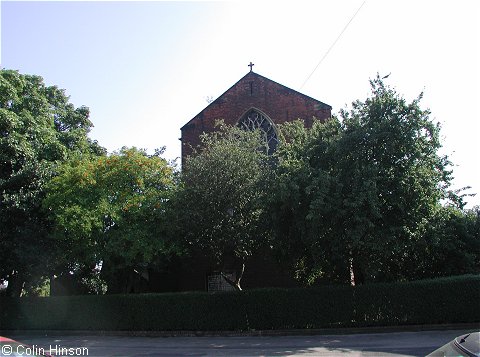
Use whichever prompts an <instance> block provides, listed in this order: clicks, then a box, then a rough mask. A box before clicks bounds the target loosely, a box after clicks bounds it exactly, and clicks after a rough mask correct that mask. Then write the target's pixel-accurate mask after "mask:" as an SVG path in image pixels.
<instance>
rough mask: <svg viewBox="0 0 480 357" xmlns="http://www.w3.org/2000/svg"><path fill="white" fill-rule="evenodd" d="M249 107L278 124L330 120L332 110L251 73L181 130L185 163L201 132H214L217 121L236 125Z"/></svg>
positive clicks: (196, 144)
mask: <svg viewBox="0 0 480 357" xmlns="http://www.w3.org/2000/svg"><path fill="white" fill-rule="evenodd" d="M250 108H256V109H259V110H260V111H262V112H263V113H265V114H266V115H268V116H269V117H270V119H272V121H273V122H274V123H275V124H282V123H285V122H288V121H292V120H295V119H303V120H305V122H306V123H307V125H311V123H312V119H313V118H314V117H315V118H317V119H319V120H322V121H324V120H326V119H328V118H329V117H330V116H331V110H332V108H331V107H330V106H329V105H327V104H325V103H322V102H320V101H318V100H316V99H313V98H310V97H308V96H306V95H304V94H301V93H299V92H297V91H294V90H293V89H290V88H287V87H285V86H283V85H281V84H279V83H276V82H274V81H272V80H270V79H268V78H266V77H263V76H261V75H259V74H256V73H255V72H249V73H248V74H246V75H245V76H244V77H243V78H242V79H240V80H239V81H238V82H237V83H236V84H234V85H233V86H232V87H231V88H230V89H228V90H227V91H226V92H225V93H223V94H222V95H221V96H220V97H218V98H217V99H216V100H215V101H213V102H212V103H210V104H209V105H208V106H207V107H206V108H205V109H204V110H202V111H201V112H200V113H199V114H197V115H196V116H195V117H194V118H193V119H192V120H190V121H189V122H188V123H187V124H185V125H184V126H183V127H182V128H181V131H182V138H181V141H182V162H183V161H184V159H185V157H186V156H188V155H190V154H191V152H192V150H191V147H196V146H198V145H199V144H200V140H199V136H200V135H201V134H202V133H204V132H207V133H208V132H212V131H214V130H215V127H214V126H215V121H216V120H218V119H223V120H224V121H225V123H227V124H229V125H236V124H237V123H238V120H239V119H240V118H241V116H242V115H243V114H244V113H245V112H246V111H248V110H249V109H250Z"/></svg>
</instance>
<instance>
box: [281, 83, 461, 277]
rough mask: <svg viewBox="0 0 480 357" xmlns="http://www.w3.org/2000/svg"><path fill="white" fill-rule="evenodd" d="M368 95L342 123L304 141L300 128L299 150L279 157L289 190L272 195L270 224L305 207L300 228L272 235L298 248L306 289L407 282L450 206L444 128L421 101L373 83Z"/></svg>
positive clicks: (320, 128) (288, 148)
mask: <svg viewBox="0 0 480 357" xmlns="http://www.w3.org/2000/svg"><path fill="white" fill-rule="evenodd" d="M371 87H372V95H371V97H369V98H367V99H366V100H365V101H363V102H362V101H356V102H354V103H353V104H352V108H351V110H350V111H341V113H340V114H341V120H339V121H337V120H335V119H333V120H332V121H331V123H327V124H318V125H317V126H315V125H314V127H313V128H312V129H304V132H305V133H307V134H304V133H302V131H301V130H300V129H298V128H297V134H296V136H294V137H293V138H294V139H295V137H297V138H298V137H300V138H303V140H301V143H302V144H301V145H297V146H295V145H293V144H292V143H291V142H292V141H291V140H292V139H287V140H286V144H285V145H284V148H283V149H280V150H279V163H280V165H279V171H278V172H279V173H280V178H283V179H284V181H285V182H286V183H287V184H288V185H290V186H291V187H293V188H294V189H293V190H282V189H280V190H278V192H279V193H282V192H283V193H282V194H283V195H285V197H281V196H280V199H279V200H278V201H277V202H276V205H275V206H273V207H281V209H276V208H273V211H274V215H273V217H274V218H275V219H276V221H277V222H282V221H284V220H286V219H288V217H289V212H296V209H295V204H299V203H300V204H301V212H302V213H301V215H302V216H301V217H299V220H300V222H302V223H300V227H299V228H298V229H296V230H294V231H293V233H292V232H289V230H288V229H287V230H285V229H283V230H281V231H278V235H279V236H282V235H284V234H285V233H286V235H287V237H288V236H290V237H291V238H290V241H291V242H294V243H295V244H300V247H301V249H303V252H304V253H302V254H300V255H299V256H298V257H297V259H296V261H295V264H297V265H298V267H299V268H301V269H298V271H300V272H301V271H304V272H305V278H306V279H307V280H310V281H313V280H315V279H318V278H320V277H327V278H329V279H335V280H339V281H345V282H346V281H348V280H349V279H352V282H354V283H357V284H358V283H364V282H367V281H387V280H396V279H405V278H409V276H408V273H407V272H406V270H405V267H407V266H409V265H412V264H415V261H416V259H417V255H416V254H415V252H416V248H418V247H419V245H418V243H419V242H420V241H421V238H422V237H423V235H424V234H425V232H426V229H427V227H428V224H429V222H430V220H431V219H432V218H433V217H434V216H435V214H436V212H437V211H438V209H439V208H440V207H441V204H440V203H441V201H442V200H443V199H449V198H451V197H453V196H454V194H453V193H452V192H450V191H449V190H448V187H449V183H450V180H451V171H449V161H448V159H447V157H445V156H441V155H439V153H438V150H439V148H440V147H441V143H440V136H439V133H440V127H439V125H438V124H436V123H434V122H433V121H432V119H431V118H430V112H429V111H428V110H424V109H422V108H421V107H420V100H421V95H420V96H419V97H418V98H417V99H415V100H413V101H412V102H411V103H408V102H407V101H406V100H405V99H404V98H403V97H402V96H400V95H399V94H397V93H396V91H395V90H394V89H392V88H390V87H389V86H387V85H385V84H384V83H383V81H382V80H381V79H380V78H379V77H378V76H377V78H376V79H374V80H372V81H371ZM329 128H330V129H329ZM297 141H298V140H297ZM293 143H295V140H294V141H293ZM292 152H293V153H298V154H292ZM292 157H293V158H294V160H293V161H292ZM292 163H293V165H294V167H296V168H299V169H298V170H297V171H295V170H294V171H292V170H290V168H289V166H291V165H292ZM282 170H283V171H282ZM282 181H283V180H280V181H279V182H280V183H281V182H282ZM283 185H285V183H283ZM295 194H296V195H297V196H298V197H299V198H297V197H295V196H293V195H295ZM277 197H279V196H278V195H277ZM457 198H458V197H457ZM302 218H303V220H302ZM296 225H297V226H298V223H296ZM274 226H275V227H281V225H274ZM296 237H300V238H299V239H298V238H296ZM280 241H282V240H281V239H280ZM303 266H306V267H307V269H305V268H304V267H303ZM302 269H303V270H302Z"/></svg>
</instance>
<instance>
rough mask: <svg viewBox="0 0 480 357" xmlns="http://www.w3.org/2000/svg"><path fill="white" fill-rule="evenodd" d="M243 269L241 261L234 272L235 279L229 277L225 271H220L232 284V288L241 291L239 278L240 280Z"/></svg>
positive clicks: (243, 264)
mask: <svg viewBox="0 0 480 357" xmlns="http://www.w3.org/2000/svg"><path fill="white" fill-rule="evenodd" d="M244 271H245V263H243V262H242V265H241V266H240V268H239V269H238V270H237V271H236V272H235V280H232V279H230V278H229V277H228V276H227V275H225V273H224V272H223V271H222V272H221V274H222V276H223V278H224V279H225V281H226V282H227V283H228V284H230V285H231V286H233V288H234V289H235V290H237V291H242V287H241V286H240V280H242V277H243V272H244Z"/></svg>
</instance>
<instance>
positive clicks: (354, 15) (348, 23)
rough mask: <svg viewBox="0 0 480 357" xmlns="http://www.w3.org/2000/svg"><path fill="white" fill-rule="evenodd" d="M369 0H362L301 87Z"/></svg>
mask: <svg viewBox="0 0 480 357" xmlns="http://www.w3.org/2000/svg"><path fill="white" fill-rule="evenodd" d="M366 2H367V0H364V2H362V4H361V5H360V7H359V8H358V9H357V11H355V13H354V14H353V16H352V17H351V19H350V20H349V21H348V22H347V24H346V25H345V27H344V28H343V30H342V32H340V34H339V35H338V36H337V39H336V40H335V41H334V42H333V43H332V45H331V46H330V48H329V49H328V50H327V52H325V54H324V55H323V57H322V59H321V60H320V61H319V62H318V63H317V65H316V66H315V68H314V69H313V71H312V73H310V75H309V76H308V77H307V79H305V82H303V84H302V86H301V87H300V89H302V88H303V86H304V85H305V84H306V83H307V82H308V80H309V79H310V77H311V76H312V75H313V74H314V73H315V71H316V70H317V68H318V67H319V66H320V64H321V63H322V62H323V61H324V60H325V58H326V57H327V56H328V54H329V53H330V51H331V50H332V48H333V47H334V46H335V45H336V43H337V42H338V40H340V37H342V35H343V33H344V32H345V30H346V29H347V28H348V26H349V25H350V23H351V22H352V21H353V19H354V18H355V17H356V16H357V14H358V13H359V11H360V9H361V8H362V7H363V5H365V3H366Z"/></svg>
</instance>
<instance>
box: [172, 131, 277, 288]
mask: <svg viewBox="0 0 480 357" xmlns="http://www.w3.org/2000/svg"><path fill="white" fill-rule="evenodd" d="M264 145H265V143H263V141H262V138H261V135H260V133H259V132H257V131H254V132H248V131H244V130H241V129H240V128H237V127H227V126H225V125H221V126H220V128H219V130H218V131H217V132H214V133H211V134H206V135H204V136H203V137H202V148H201V149H200V151H199V152H196V153H194V155H192V156H190V157H188V158H187V160H186V163H185V167H184V168H183V172H182V176H181V188H180V192H179V195H178V197H177V202H176V207H177V212H178V216H177V219H178V222H177V224H176V225H177V226H178V227H183V228H184V229H183V230H182V232H180V233H179V234H180V235H181V236H183V237H184V241H185V243H186V247H187V250H188V251H190V252H193V251H197V250H200V251H201V252H203V253H204V254H206V255H207V256H209V257H213V258H214V260H215V263H216V264H218V267H219V269H220V270H221V271H222V275H223V276H224V278H225V280H226V281H227V282H228V283H229V284H231V285H232V286H233V287H234V288H236V289H238V290H241V287H240V281H241V278H242V276H243V272H244V269H245V264H246V263H247V260H248V258H249V257H250V256H251V255H252V254H253V253H254V252H255V251H256V249H258V248H259V247H260V246H261V244H262V243H263V242H264V239H265V237H266V231H265V229H264V228H265V227H262V225H261V222H262V216H263V213H264V208H265V206H264V204H265V195H266V192H267V191H266V187H267V183H268V172H269V164H268V157H267V155H266V154H265V152H266V150H262V147H263V146H264ZM227 271H234V272H235V277H234V279H230V278H229V277H227V274H226V272H227Z"/></svg>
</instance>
